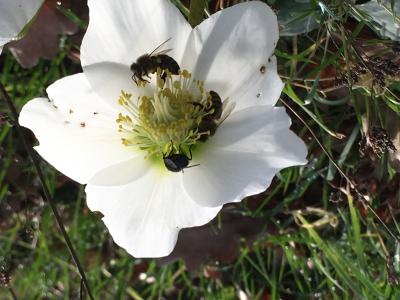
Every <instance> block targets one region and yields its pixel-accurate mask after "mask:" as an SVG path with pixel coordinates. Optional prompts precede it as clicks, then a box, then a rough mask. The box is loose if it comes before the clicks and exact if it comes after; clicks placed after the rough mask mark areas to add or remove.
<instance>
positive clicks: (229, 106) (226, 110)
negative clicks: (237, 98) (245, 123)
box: [216, 98, 236, 126]
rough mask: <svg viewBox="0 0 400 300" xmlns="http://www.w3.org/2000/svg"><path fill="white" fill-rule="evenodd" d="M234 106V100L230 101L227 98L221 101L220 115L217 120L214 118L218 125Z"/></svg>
mask: <svg viewBox="0 0 400 300" xmlns="http://www.w3.org/2000/svg"><path fill="white" fill-rule="evenodd" d="M235 106H236V102H232V101H230V100H229V98H227V99H225V100H224V102H223V103H222V115H221V117H220V118H219V119H218V120H216V123H217V125H218V126H219V125H221V124H222V122H224V121H225V120H226V118H227V117H229V115H230V114H231V113H232V111H233V110H234V109H235Z"/></svg>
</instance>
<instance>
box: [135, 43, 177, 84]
mask: <svg viewBox="0 0 400 300" xmlns="http://www.w3.org/2000/svg"><path fill="white" fill-rule="evenodd" d="M169 40H170V38H169V39H168V40H166V41H165V42H163V43H162V44H161V45H159V46H158V47H157V48H156V49H154V50H153V51H152V52H151V53H150V54H147V53H146V54H143V55H142V56H139V57H138V58H137V59H136V62H134V63H132V64H131V71H132V73H133V75H132V79H133V81H134V82H135V83H136V84H138V83H139V82H149V81H148V80H147V79H145V78H144V77H147V78H149V79H150V76H149V74H153V73H155V72H157V68H160V69H161V70H162V71H164V72H163V74H162V75H161V78H162V79H163V80H165V77H166V76H167V73H166V72H165V71H169V72H170V73H171V74H173V75H178V74H179V70H180V67H179V65H178V63H177V62H176V61H175V60H174V59H173V58H172V57H171V56H169V55H167V54H166V53H168V52H169V51H171V50H172V49H165V50H161V51H158V50H159V49H160V48H161V47H162V46H163V45H164V44H166V43H167V42H168V41H169Z"/></svg>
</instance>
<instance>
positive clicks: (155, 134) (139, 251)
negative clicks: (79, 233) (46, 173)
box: [20, 0, 307, 257]
mask: <svg viewBox="0 0 400 300" xmlns="http://www.w3.org/2000/svg"><path fill="white" fill-rule="evenodd" d="M89 9H90V23H89V27H88V30H87V33H86V35H85V37H84V40H83V43H82V47H81V61H82V66H83V71H84V72H83V73H81V74H76V75H73V76H69V77H66V78H63V79H61V80H59V81H57V82H55V83H54V84H53V85H51V86H50V87H49V88H48V89H47V93H48V96H49V99H50V100H48V99H45V98H39V99H34V100H31V101H30V102H28V103H27V104H26V105H25V106H24V108H23V109H22V112H21V115H20V122H21V124H22V125H23V126H25V127H28V128H30V129H31V130H32V131H33V132H34V133H35V135H36V137H37V138H38V140H39V142H40V145H39V146H37V147H36V150H37V151H38V152H39V154H40V155H42V156H43V157H44V158H45V159H46V160H47V161H48V162H49V163H50V164H52V165H53V166H54V167H55V168H57V169H58V170H59V171H60V172H62V173H64V174H66V175H67V176H69V177H70V178H72V179H73V180H76V181H78V182H80V183H82V184H87V186H86V194H87V204H88V206H89V208H90V209H91V210H93V211H100V212H101V213H102V214H103V215H104V217H103V221H104V223H105V225H106V226H107V227H108V229H109V232H110V234H111V235H112V237H113V239H114V241H115V242H116V243H117V244H119V245H120V246H121V247H123V248H125V249H126V250H127V251H128V252H129V253H130V254H132V255H133V256H136V257H159V256H165V255H168V254H169V253H170V252H171V251H172V249H173V248H174V246H175V243H176V240H177V236H178V232H179V230H180V229H181V228H184V227H192V226H199V225H202V224H205V223H207V222H209V221H210V220H211V219H213V218H214V217H215V216H216V215H217V213H218V212H219V210H220V209H221V207H222V205H224V204H225V203H228V202H238V201H241V199H243V198H244V197H246V196H249V195H253V194H256V193H260V192H262V191H264V190H265V189H266V188H267V187H268V186H269V184H270V182H271V180H272V178H273V177H274V175H275V174H276V173H277V172H279V170H281V169H283V168H286V167H289V166H293V165H299V164H305V163H306V160H305V157H306V153H307V152H306V147H305V145H304V143H303V142H302V141H301V140H300V139H299V138H298V137H296V135H295V134H294V133H292V132H291V131H290V130H289V127H290V119H289V117H288V115H287V114H286V112H285V110H284V109H283V108H278V107H273V105H275V103H276V101H277V100H278V98H279V96H280V93H281V91H282V88H283V84H282V82H281V80H280V78H279V76H278V74H277V66H276V58H275V57H274V56H273V52H274V48H275V45H276V42H277V40H278V25H277V20H276V16H275V15H274V13H273V12H272V10H271V9H270V8H269V7H268V6H267V5H266V4H263V3H261V2H258V1H252V2H248V3H244V4H238V5H235V6H233V7H231V8H228V9H225V10H223V11H221V12H218V13H216V14H214V15H212V16H211V17H209V18H208V19H207V20H205V21H204V22H203V23H201V24H200V25H199V26H197V27H196V28H194V29H192V28H191V27H190V25H189V24H188V23H187V21H186V20H185V19H184V17H183V16H182V15H181V14H180V12H179V11H178V9H176V8H175V7H174V6H173V5H172V4H171V3H170V2H169V1H167V0H147V1H131V0H118V1H117V0H115V1H109V0H89ZM158 46H160V47H158ZM153 50H156V51H155V52H154V53H151V52H152V51H153ZM144 54H149V55H150V54H152V57H151V59H149V56H147V57H144V58H143V57H142V58H140V57H141V56H143V55H144ZM138 58H140V59H138ZM143 59H144V60H145V61H146V62H145V63H143V64H141V61H142V60H143ZM149 60H150V62H149ZM134 62H137V63H138V64H136V65H132V63H134ZM176 65H178V67H177V68H180V70H179V72H177V70H175V68H176ZM168 66H170V67H168ZM131 69H132V70H131ZM144 70H145V71H146V72H144ZM147 71H148V72H147ZM146 73H147V75H148V76H146ZM173 73H175V74H173ZM176 73H178V74H176ZM135 74H136V75H135ZM133 75H134V76H133ZM142 79H143V80H142ZM222 103H223V104H222ZM221 110H222V111H221ZM190 159H191V160H190ZM187 164H189V166H188V168H185V166H186V165H187ZM180 170H182V171H181V172H175V171H180Z"/></svg>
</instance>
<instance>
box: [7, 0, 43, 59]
mask: <svg viewBox="0 0 400 300" xmlns="http://www.w3.org/2000/svg"><path fill="white" fill-rule="evenodd" d="M43 1H44V0H0V54H1V52H2V50H3V46H4V45H5V44H7V43H8V42H9V41H11V40H12V39H14V38H15V37H17V36H18V34H19V33H20V32H21V31H22V29H23V28H24V26H25V25H26V24H27V23H28V22H29V21H30V20H31V19H32V18H33V17H34V15H35V14H36V12H37V10H38V9H39V8H40V6H41V5H42V3H43Z"/></svg>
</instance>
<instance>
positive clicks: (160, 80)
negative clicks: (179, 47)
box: [116, 69, 211, 156]
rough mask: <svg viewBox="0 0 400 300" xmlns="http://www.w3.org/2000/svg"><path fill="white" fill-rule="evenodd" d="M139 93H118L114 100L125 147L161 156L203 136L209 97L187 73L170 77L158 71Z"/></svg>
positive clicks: (118, 126)
mask: <svg viewBox="0 0 400 300" xmlns="http://www.w3.org/2000/svg"><path fill="white" fill-rule="evenodd" d="M164 72H165V73H164ZM138 89H139V92H138V95H140V96H133V95H132V94H130V93H127V92H126V91H121V93H120V96H119V98H118V99H117V102H118V104H119V106H120V107H121V112H120V113H119V115H118V117H117V119H116V123H117V128H118V132H119V133H120V134H121V135H122V137H121V142H122V144H123V145H124V146H127V147H137V148H139V149H141V150H145V151H147V152H148V154H149V155H148V156H151V155H154V154H156V155H157V154H158V155H162V153H163V152H164V151H167V150H168V149H170V147H171V145H174V146H173V147H175V148H177V149H178V148H179V147H190V146H192V145H194V144H196V143H197V142H198V141H199V139H200V138H201V136H202V135H204V133H199V130H198V127H199V124H200V122H201V121H202V120H203V118H204V117H205V116H207V115H209V114H210V111H209V108H210V105H211V96H210V93H209V92H207V91H206V90H205V89H204V82H203V81H200V80H194V79H193V78H192V74H191V73H190V72H188V71H187V70H182V71H180V72H179V74H178V75H173V74H171V73H170V72H169V71H168V70H166V71H162V70H160V69H158V70H157V72H156V74H155V76H154V78H152V81H151V82H150V83H146V84H139V85H138ZM170 150H172V149H170Z"/></svg>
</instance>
